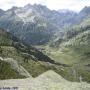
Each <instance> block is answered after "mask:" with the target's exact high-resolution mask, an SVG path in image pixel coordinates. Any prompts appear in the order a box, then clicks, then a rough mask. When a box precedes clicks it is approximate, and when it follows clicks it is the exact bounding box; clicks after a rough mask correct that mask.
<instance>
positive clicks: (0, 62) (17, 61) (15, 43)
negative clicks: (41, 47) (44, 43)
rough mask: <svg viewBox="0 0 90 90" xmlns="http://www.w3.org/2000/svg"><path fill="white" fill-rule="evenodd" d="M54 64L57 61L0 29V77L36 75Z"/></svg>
mask: <svg viewBox="0 0 90 90" xmlns="http://www.w3.org/2000/svg"><path fill="white" fill-rule="evenodd" d="M54 65H56V66H58V63H57V62H55V61H54V60H51V59H50V58H49V57H48V56H46V55H44V54H43V53H42V52H40V51H38V50H37V49H36V48H34V47H32V46H30V45H29V46H28V45H26V44H24V43H22V42H21V41H19V40H18V39H17V38H16V37H14V36H13V35H11V34H10V33H8V32H6V31H5V30H3V29H0V79H10V78H25V77H30V76H33V77H36V76H38V75H39V74H41V73H43V72H45V71H47V70H48V69H53V68H52V67H53V66H54ZM54 68H55V67H54Z"/></svg>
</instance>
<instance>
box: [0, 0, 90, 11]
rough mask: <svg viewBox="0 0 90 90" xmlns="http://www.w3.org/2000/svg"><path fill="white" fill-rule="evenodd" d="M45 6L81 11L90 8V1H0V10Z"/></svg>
mask: <svg viewBox="0 0 90 90" xmlns="http://www.w3.org/2000/svg"><path fill="white" fill-rule="evenodd" d="M28 3H30V4H35V3H37V4H43V5H46V6H47V7H48V8H50V9H51V10H53V9H55V10H58V9H70V10H74V11H80V10H81V9H82V8H83V7H85V6H90V0H0V8H1V9H4V10H7V9H9V8H11V7H12V6H19V7H22V6H24V5H26V4H28Z"/></svg>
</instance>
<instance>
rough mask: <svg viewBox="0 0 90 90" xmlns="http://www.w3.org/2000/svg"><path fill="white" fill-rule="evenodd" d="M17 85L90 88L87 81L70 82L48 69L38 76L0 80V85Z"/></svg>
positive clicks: (22, 88)
mask: <svg viewBox="0 0 90 90" xmlns="http://www.w3.org/2000/svg"><path fill="white" fill-rule="evenodd" d="M3 86H4V87H11V88H12V87H17V88H18V90H90V84H88V83H86V82H81V83H77V82H69V81H67V80H65V79H64V78H63V77H61V76H60V75H58V74H57V73H55V72H54V71H51V70H50V71H47V72H45V73H44V74H42V75H40V76H38V77H36V78H26V79H16V80H14V79H12V80H3V81H0V87H3Z"/></svg>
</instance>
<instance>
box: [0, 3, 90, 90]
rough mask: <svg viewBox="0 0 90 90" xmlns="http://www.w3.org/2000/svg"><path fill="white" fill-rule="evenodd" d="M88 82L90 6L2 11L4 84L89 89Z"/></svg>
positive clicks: (0, 36) (1, 76)
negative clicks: (79, 8)
mask: <svg viewBox="0 0 90 90" xmlns="http://www.w3.org/2000/svg"><path fill="white" fill-rule="evenodd" d="M11 82H13V83H11ZM19 82H22V83H19ZM18 84H20V85H18ZM34 84H35V85H34ZM64 84H65V85H64ZM89 84H90V7H89V6H88V7H85V8H83V9H82V10H81V11H80V12H78V13H76V12H74V11H69V10H66V11H65V10H64V11H63V10H58V11H55V10H50V9H48V8H47V7H46V6H43V5H38V4H34V5H30V4H28V5H26V6H24V7H12V8H11V9H8V10H6V11H4V10H0V87H1V86H3V85H5V86H6V87H7V86H10V85H11V86H18V87H20V90H28V89H29V88H30V89H29V90H37V89H36V87H38V90H46V89H47V90H67V88H69V87H68V86H70V88H69V89H68V90H89V89H90V85H89ZM22 85H24V87H23V88H22V87H21V86H22ZM30 85H31V87H30ZM59 86H62V87H59Z"/></svg>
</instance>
